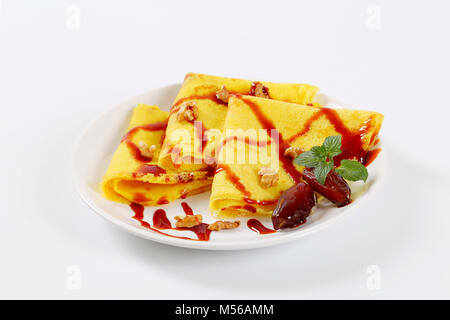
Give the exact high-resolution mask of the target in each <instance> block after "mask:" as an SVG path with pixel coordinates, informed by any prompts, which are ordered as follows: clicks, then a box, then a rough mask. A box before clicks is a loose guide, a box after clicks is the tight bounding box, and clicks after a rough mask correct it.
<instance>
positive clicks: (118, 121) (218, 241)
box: [72, 84, 387, 250]
mask: <svg viewBox="0 0 450 320" xmlns="http://www.w3.org/2000/svg"><path fill="white" fill-rule="evenodd" d="M179 88H180V85H179V84H176V85H171V86H166V87H163V88H159V89H155V90H152V91H149V92H147V93H145V94H143V95H140V96H137V97H135V98H132V99H130V100H128V101H126V102H124V103H121V104H120V105H118V106H117V107H115V108H113V109H111V110H108V111H107V112H105V113H104V114H103V115H101V116H100V117H98V118H97V119H96V120H95V121H93V122H92V123H91V124H90V125H89V126H88V128H87V129H86V130H85V131H84V132H83V133H82V135H81V137H80V138H79V140H78V142H77V143H76V145H75V148H74V151H73V155H72V174H73V178H74V181H75V185H76V188H77V190H78V192H79V194H80V196H81V198H82V199H83V200H84V201H85V202H86V203H87V204H88V205H89V206H90V207H91V208H92V209H93V210H94V211H95V212H97V213H98V214H100V215H101V216H102V217H104V218H106V219H107V220H109V221H111V222H112V223H114V224H116V225H117V226H119V227H121V228H122V229H124V230H126V231H128V232H130V233H132V234H135V235H137V236H140V237H142V238H145V239H149V240H153V241H157V242H161V243H165V244H169V245H174V246H179V247H187V248H195V249H208V250H238V249H249V248H259V247H266V246H271V245H275V244H280V243H285V242H288V241H292V240H296V239H299V238H301V237H304V236H306V235H308V234H311V233H313V232H316V231H319V230H322V229H324V228H325V227H327V226H329V225H331V224H332V223H334V222H336V221H337V220H338V219H339V218H341V217H343V216H344V215H346V214H348V213H349V212H350V211H352V210H354V209H356V208H359V207H361V204H362V203H363V202H365V201H366V200H367V199H368V198H369V197H370V195H372V194H374V193H375V192H376V191H377V190H378V188H379V186H380V184H381V182H382V178H383V177H384V176H385V172H386V163H387V155H386V150H383V151H382V152H381V153H380V154H379V156H378V158H377V159H376V160H375V161H374V162H373V163H372V164H371V165H370V166H369V168H368V170H369V179H368V181H367V183H366V184H363V183H354V184H352V185H351V187H352V198H353V200H354V201H353V203H351V204H350V205H348V206H346V207H344V208H336V207H334V206H332V205H330V204H329V203H328V201H326V200H324V201H322V202H321V203H319V205H318V206H317V208H315V210H314V211H313V213H312V214H311V216H310V217H309V218H308V221H307V223H305V224H304V225H302V226H301V227H299V228H296V229H292V230H288V231H281V232H277V233H273V234H268V235H259V234H257V233H255V232H253V231H251V230H250V229H249V228H247V220H248V219H247V218H243V219H241V227H240V228H237V229H234V230H226V231H221V232H213V233H212V234H211V240H210V241H190V240H183V239H177V238H172V237H168V236H164V235H161V234H158V233H156V232H154V231H151V230H148V229H145V228H143V227H141V226H140V224H139V222H138V221H136V220H134V219H132V216H133V215H134V213H133V212H132V211H131V209H130V207H129V206H127V205H122V204H118V203H115V202H112V201H109V200H106V199H105V198H103V197H102V195H101V193H100V188H99V183H100V181H101V179H102V176H103V174H104V173H105V171H106V169H107V166H108V164H109V161H110V160H111V157H112V155H113V153H114V152H115V150H116V148H117V146H118V143H119V141H120V138H121V136H122V135H123V134H124V133H125V130H126V127H127V125H128V122H129V120H130V117H131V112H132V110H133V106H135V105H136V104H138V103H144V104H149V105H158V106H159V107H160V108H161V109H163V110H167V111H168V110H169V108H170V106H171V103H172V102H173V99H174V97H175V96H176V94H177V92H178V90H179ZM317 101H318V102H320V103H321V104H322V105H326V106H329V107H340V106H343V104H341V103H339V102H337V101H336V100H334V99H331V98H329V97H327V96H326V95H323V94H319V95H318V97H317ZM209 196H210V193H209V192H208V193H204V194H200V195H197V196H193V197H190V198H188V199H187V200H183V201H186V202H188V203H189V205H190V206H191V207H192V208H193V209H194V212H195V213H197V214H202V215H203V219H204V221H205V222H210V221H213V218H212V216H211V214H210V213H209V210H208V204H209ZM181 202H182V200H178V201H175V202H173V203H171V204H169V205H165V206H162V208H163V209H164V210H165V211H166V212H167V216H168V217H169V219H171V221H174V220H173V217H174V216H175V215H180V214H183V210H182V207H181ZM156 209H157V208H155V207H147V208H146V209H145V218H144V219H145V220H146V221H149V222H151V219H152V215H153V212H154V211H155V210H156ZM259 220H260V221H261V222H263V224H264V225H265V226H267V227H272V226H271V221H270V219H269V218H267V219H259ZM166 231H167V230H165V232H166ZM167 233H170V234H175V235H180V236H188V237H192V238H196V237H195V234H193V233H192V232H190V231H172V230H169V231H167Z"/></svg>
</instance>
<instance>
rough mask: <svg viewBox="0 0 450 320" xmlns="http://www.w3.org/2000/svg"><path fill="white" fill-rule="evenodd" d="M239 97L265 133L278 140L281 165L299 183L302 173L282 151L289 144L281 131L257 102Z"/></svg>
mask: <svg viewBox="0 0 450 320" xmlns="http://www.w3.org/2000/svg"><path fill="white" fill-rule="evenodd" d="M240 99H241V100H242V101H243V102H244V103H246V104H247V105H248V106H249V107H250V109H251V110H252V111H253V114H254V115H255V116H256V118H257V119H258V121H259V123H260V124H261V126H262V127H263V129H265V130H267V134H268V135H269V136H270V137H271V138H272V140H274V141H275V142H276V141H278V143H279V146H278V151H279V155H278V158H279V159H280V162H281V165H282V166H283V169H284V170H285V171H286V173H287V174H288V175H289V176H290V177H291V179H292V180H293V181H294V182H295V183H296V184H297V183H299V182H300V180H301V177H302V174H301V173H300V172H298V171H297V169H296V168H295V166H294V164H293V163H292V161H291V160H290V159H287V158H286V157H285V156H284V152H285V151H286V149H287V148H289V147H290V145H289V144H288V143H286V142H285V141H284V140H283V136H282V135H281V133H280V132H279V131H278V130H277V128H276V127H275V125H274V123H273V122H272V121H271V120H270V119H269V118H267V117H266V115H265V114H264V113H263V112H262V110H261V108H260V107H259V106H258V104H256V103H255V102H253V101H251V100H249V99H247V98H244V97H240Z"/></svg>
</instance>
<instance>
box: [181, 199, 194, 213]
mask: <svg viewBox="0 0 450 320" xmlns="http://www.w3.org/2000/svg"><path fill="white" fill-rule="evenodd" d="M181 206H182V207H183V210H184V214H185V215H187V216H193V215H194V210H192V208H191V207H190V206H189V205H188V204H187V203H186V202H182V203H181Z"/></svg>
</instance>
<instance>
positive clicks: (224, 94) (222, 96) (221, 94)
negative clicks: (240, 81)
mask: <svg viewBox="0 0 450 320" xmlns="http://www.w3.org/2000/svg"><path fill="white" fill-rule="evenodd" d="M216 97H217V99H219V100H221V101H223V102H225V103H228V99H230V92H229V91H228V89H227V87H225V86H222V88H220V89H219V90H217V92H216Z"/></svg>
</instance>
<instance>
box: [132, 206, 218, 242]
mask: <svg viewBox="0 0 450 320" xmlns="http://www.w3.org/2000/svg"><path fill="white" fill-rule="evenodd" d="M130 208H131V210H133V212H134V213H135V215H134V216H133V219H135V220H137V221H139V222H140V224H141V226H142V227H144V228H146V229H149V230H152V231H155V232H157V233H159V234H162V235H165V236H168V237H171V238H177V239H183V240H192V241H209V239H210V235H211V230H209V229H208V226H209V224H207V223H201V224H199V225H196V226H194V227H190V228H174V227H172V224H171V223H170V220H169V219H168V218H167V214H166V211H164V210H163V209H158V210H156V211H155V213H154V214H153V218H152V220H153V227H152V226H151V225H150V223H148V222H147V221H144V206H142V205H140V204H138V203H134V202H133V203H131V205H130ZM183 209H184V210H185V212H186V211H187V212H188V213H190V212H191V211H192V209H191V208H190V207H189V205H188V204H187V203H185V205H183ZM160 230H177V231H192V232H194V233H195V234H196V236H197V239H193V238H189V237H180V236H175V235H171V234H168V233H165V232H162V231H160Z"/></svg>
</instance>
